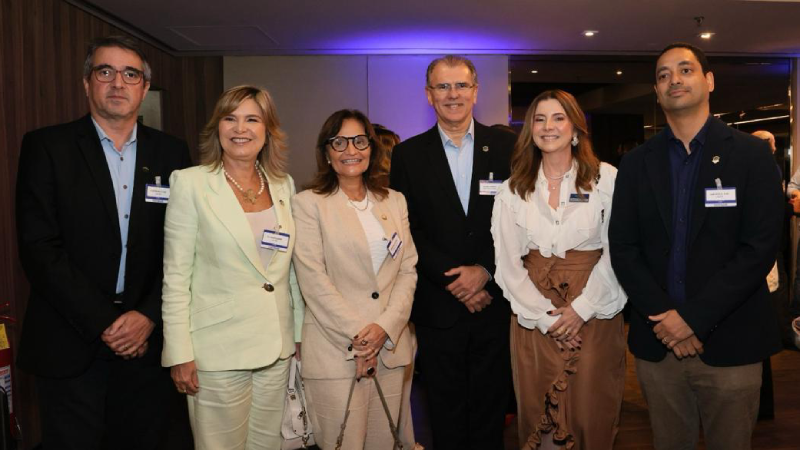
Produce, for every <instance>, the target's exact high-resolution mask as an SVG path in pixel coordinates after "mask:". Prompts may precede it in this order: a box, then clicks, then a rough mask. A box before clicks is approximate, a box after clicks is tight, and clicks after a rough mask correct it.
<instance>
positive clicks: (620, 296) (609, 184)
mask: <svg viewBox="0 0 800 450" xmlns="http://www.w3.org/2000/svg"><path fill="white" fill-rule="evenodd" d="M576 175H577V163H575V164H573V167H572V169H571V170H570V171H569V172H567V173H566V174H565V175H564V180H563V182H562V183H561V190H560V192H559V200H558V209H555V210H554V209H553V208H551V207H550V205H549V204H548V200H549V198H548V197H549V195H550V193H549V191H548V190H547V179H546V178H545V176H544V172H543V171H542V169H541V168H540V169H539V177H538V178H537V181H536V190H535V191H534V192H533V193H532V194H530V195H529V196H528V199H527V201H525V200H522V198H520V197H519V196H518V195H516V194H514V193H513V192H511V190H510V189H509V187H508V180H506V181H505V182H503V185H502V186H501V187H500V190H499V191H498V193H497V195H496V196H495V201H494V210H493V213H492V237H493V238H494V246H495V262H496V265H497V269H496V271H495V275H494V276H495V280H496V281H497V284H498V285H499V286H500V288H501V289H503V295H504V296H505V298H507V299H508V300H509V302H511V309H512V310H513V311H514V313H515V314H517V319H518V321H519V323H520V325H522V326H524V327H526V328H529V329H533V328H537V329H539V331H541V332H542V334H546V333H547V329H548V328H550V326H551V325H552V324H553V323H555V321H556V320H557V319H558V316H549V315H547V314H546V312H547V311H550V310H553V309H555V307H554V306H553V303H552V302H551V301H550V300H549V299H547V298H546V297H545V296H544V295H542V293H541V292H539V289H538V288H537V287H536V286H535V285H534V284H533V281H531V279H530V277H529V276H528V271H527V270H526V269H525V268H524V267H523V265H522V260H521V258H522V257H523V256H525V255H527V254H528V252H529V251H530V250H538V251H539V253H541V255H542V256H544V257H546V258H549V257H551V256H555V257H558V258H565V257H566V253H567V251H568V250H581V251H588V250H597V249H603V256H602V257H601V258H600V260H599V261H598V262H597V265H595V266H594V269H592V273H591V275H590V276H589V280H588V281H587V283H586V287H585V288H584V289H583V292H582V293H581V295H579V296H578V297H577V298H576V299H575V300H573V302H572V308H573V309H574V310H575V312H576V313H578V315H579V316H580V317H581V318H583V320H584V321H588V320H590V319H592V318H598V319H610V318H612V317H614V316H615V315H617V313H619V312H620V311H621V310H622V308H623V307H624V306H625V302H626V301H627V296H626V295H625V292H624V291H623V290H622V287H621V286H620V285H619V282H618V281H617V277H616V275H614V271H613V270H612V268H611V257H610V255H609V250H608V222H609V218H610V217H611V198H612V196H613V194H614V181H615V180H616V177H617V169H616V168H614V167H613V166H611V165H608V164H606V163H601V164H600V179H599V181H597V182H592V191H590V192H582V194H583V195H584V196H585V197H588V198H585V199H581V198H580V197H578V194H577V191H576V189H575V176H576Z"/></svg>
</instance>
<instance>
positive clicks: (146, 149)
mask: <svg viewBox="0 0 800 450" xmlns="http://www.w3.org/2000/svg"><path fill="white" fill-rule="evenodd" d="M136 129H137V134H136V166H135V167H134V176H133V195H132V198H131V219H130V220H131V221H130V224H131V225H130V228H129V229H128V245H131V244H134V243H135V242H136V240H137V238H138V237H139V233H138V231H139V230H141V229H142V228H141V226H140V225H139V222H141V221H142V220H144V217H143V216H142V214H143V212H144V211H143V208H144V204H145V201H144V198H145V189H146V185H147V184H148V183H152V182H153V177H154V176H155V175H161V178H162V180H165V181H166V180H168V176H169V174H159V173H156V172H155V171H156V170H158V167H157V165H156V164H155V156H156V150H155V148H154V143H153V141H152V140H151V139H150V136H149V134H148V133H147V130H146V129H145V128H144V127H143V126H142V125H141V124H140V125H139V126H138V127H137V128H136ZM163 182H164V181H162V183H163ZM131 246H132V245H131Z"/></svg>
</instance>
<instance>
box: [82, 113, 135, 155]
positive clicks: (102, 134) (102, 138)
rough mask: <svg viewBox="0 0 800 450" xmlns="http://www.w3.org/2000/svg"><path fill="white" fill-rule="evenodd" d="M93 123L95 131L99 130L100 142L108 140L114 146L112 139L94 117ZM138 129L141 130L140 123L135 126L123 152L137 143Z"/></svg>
mask: <svg viewBox="0 0 800 450" xmlns="http://www.w3.org/2000/svg"><path fill="white" fill-rule="evenodd" d="M92 123H93V124H94V128H95V130H97V136H98V137H100V142H103V141H105V140H108V141H111V143H112V144H113V143H114V141H113V140H112V139H111V138H110V137H108V135H107V134H106V132H105V131H104V130H103V128H102V127H101V126H100V124H99V123H97V121H96V120H94V117H92ZM138 129H139V123H138V122H135V123H134V124H133V130H131V135H130V136H128V140H126V141H125V143H124V144H122V148H123V150H124V149H125V147H128V146H129V145H131V144H133V143H134V142H136V133H137V131H138Z"/></svg>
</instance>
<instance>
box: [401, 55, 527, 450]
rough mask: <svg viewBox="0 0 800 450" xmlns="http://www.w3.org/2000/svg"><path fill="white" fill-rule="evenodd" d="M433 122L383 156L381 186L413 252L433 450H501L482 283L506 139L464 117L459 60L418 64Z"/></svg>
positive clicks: (503, 342)
mask: <svg viewBox="0 0 800 450" xmlns="http://www.w3.org/2000/svg"><path fill="white" fill-rule="evenodd" d="M426 80H427V86H426V95H427V98H428V102H429V103H430V104H431V106H433V109H434V110H435V111H436V117H437V124H436V125H434V126H433V128H431V129H430V130H428V131H426V132H425V133H422V134H420V135H418V136H414V137H412V138H410V139H408V140H406V141H405V142H402V143H400V144H398V145H397V146H396V147H395V148H394V150H393V152H392V170H391V187H392V188H393V189H395V190H397V191H400V192H402V193H403V195H405V197H406V201H407V202H408V218H409V222H410V227H411V234H412V236H413V237H414V243H415V244H416V246H417V252H418V253H419V262H418V263H417V272H418V276H419V278H418V281H417V290H416V293H415V295H414V306H413V308H412V311H411V321H412V322H413V323H414V325H415V327H416V333H417V340H418V343H419V361H420V365H421V367H422V369H421V371H422V382H423V383H424V385H425V387H426V395H427V399H428V409H429V417H430V421H431V430H432V434H433V447H434V448H436V449H437V450H448V449H459V450H465V449H476V450H477V449H480V450H493V449H502V448H503V426H504V419H505V411H506V406H507V401H508V395H509V393H510V382H511V362H510V353H509V324H510V320H511V319H510V317H511V308H510V306H509V303H508V301H506V300H505V299H504V298H503V295H502V292H501V290H500V288H499V287H498V286H497V284H496V283H495V282H494V281H493V280H492V276H491V274H492V273H494V267H495V264H494V244H493V240H492V235H491V232H490V226H491V223H490V222H491V217H492V206H493V205H494V196H493V191H491V189H488V190H487V188H490V187H492V186H495V187H497V186H499V183H497V184H494V183H489V182H488V181H489V180H492V179H493V180H500V181H502V180H505V179H506V178H508V175H509V170H510V163H509V158H510V155H511V151H512V149H513V147H514V142H515V136H514V135H513V134H511V133H508V132H506V131H502V130H495V129H492V128H489V127H487V126H484V125H481V124H480V123H478V122H477V121H475V120H474V119H473V117H472V108H473V106H474V105H475V102H476V101H477V98H478V97H477V95H478V76H477V73H476V71H475V66H474V65H473V64H472V62H471V61H470V60H468V59H466V58H463V57H460V56H453V55H448V56H445V57H443V58H439V59H436V60H434V61H433V62H431V63H430V65H429V66H428V71H427V75H426Z"/></svg>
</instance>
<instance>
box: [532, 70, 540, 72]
mask: <svg viewBox="0 0 800 450" xmlns="http://www.w3.org/2000/svg"><path fill="white" fill-rule="evenodd" d="M531 73H539V71H538V70H531Z"/></svg>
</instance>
